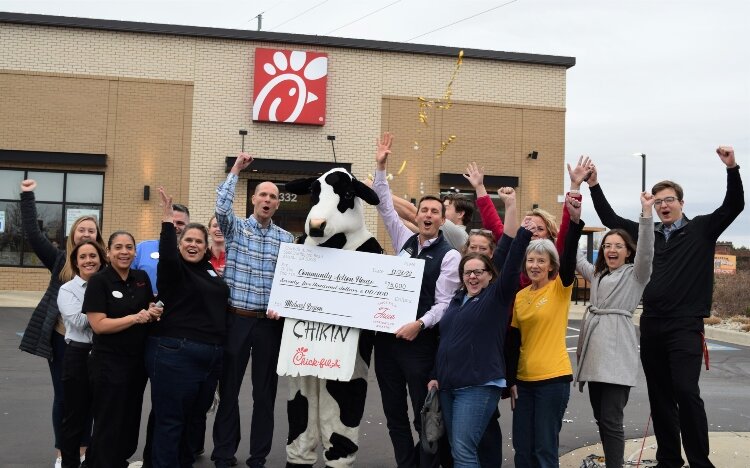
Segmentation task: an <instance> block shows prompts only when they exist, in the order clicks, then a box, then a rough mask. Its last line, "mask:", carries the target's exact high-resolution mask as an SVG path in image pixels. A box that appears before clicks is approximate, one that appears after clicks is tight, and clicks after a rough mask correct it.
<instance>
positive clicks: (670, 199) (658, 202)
mask: <svg viewBox="0 0 750 468" xmlns="http://www.w3.org/2000/svg"><path fill="white" fill-rule="evenodd" d="M675 201H677V197H667V198H664V199H659V198H657V199H656V200H654V206H661V204H662V203H666V204H667V205H671V204H672V203H674V202H675Z"/></svg>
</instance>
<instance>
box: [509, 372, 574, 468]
mask: <svg viewBox="0 0 750 468" xmlns="http://www.w3.org/2000/svg"><path fill="white" fill-rule="evenodd" d="M517 388H518V400H517V401H516V409H515V411H513V449H514V450H515V452H516V455H515V458H514V461H515V466H516V467H517V468H526V467H529V468H532V467H533V468H547V467H558V466H559V456H558V454H557V449H558V446H559V442H560V441H559V438H558V437H559V435H560V429H561V428H562V419H563V415H564V414H565V409H566V408H567V407H568V399H569V398H570V382H552V383H543V384H533V385H529V384H524V383H522V382H519V383H518V387H517Z"/></svg>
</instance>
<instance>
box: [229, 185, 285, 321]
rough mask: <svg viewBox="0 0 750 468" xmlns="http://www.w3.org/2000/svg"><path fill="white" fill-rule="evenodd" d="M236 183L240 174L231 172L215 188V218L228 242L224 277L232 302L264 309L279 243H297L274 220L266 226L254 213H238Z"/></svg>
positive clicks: (244, 306)
mask: <svg viewBox="0 0 750 468" xmlns="http://www.w3.org/2000/svg"><path fill="white" fill-rule="evenodd" d="M236 185H237V176H236V175H234V174H231V173H230V174H229V175H228V176H227V179H226V180H225V181H224V183H222V184H221V185H219V187H218V188H217V189H216V193H217V194H218V196H217V198H216V220H217V221H218V222H219V227H220V228H221V232H223V233H224V238H225V245H226V258H227V263H226V265H225V266H224V280H225V281H226V283H227V285H229V291H230V292H229V304H230V305H232V306H234V307H239V308H242V309H248V310H263V311H265V310H266V309H268V298H269V296H270V294H271V284H272V282H273V273H274V270H275V269H276V259H277V257H278V255H279V246H280V245H281V243H282V242H294V236H293V235H292V234H291V233H289V232H287V231H285V230H283V229H281V228H280V227H278V226H277V225H275V224H273V222H271V224H270V225H269V226H268V227H267V228H263V227H262V226H261V224H260V223H259V222H258V221H257V220H256V219H255V217H254V216H250V217H249V218H239V217H237V216H235V215H234V212H233V211H232V203H233V201H234V190H235V187H236Z"/></svg>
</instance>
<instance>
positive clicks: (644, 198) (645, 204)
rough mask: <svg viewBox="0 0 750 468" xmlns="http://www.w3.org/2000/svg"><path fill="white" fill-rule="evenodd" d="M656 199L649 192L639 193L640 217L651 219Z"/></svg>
mask: <svg viewBox="0 0 750 468" xmlns="http://www.w3.org/2000/svg"><path fill="white" fill-rule="evenodd" d="M655 201H656V198H655V197H654V196H653V195H652V194H651V192H641V216H643V217H644V218H650V217H651V211H652V209H653V208H654V202H655Z"/></svg>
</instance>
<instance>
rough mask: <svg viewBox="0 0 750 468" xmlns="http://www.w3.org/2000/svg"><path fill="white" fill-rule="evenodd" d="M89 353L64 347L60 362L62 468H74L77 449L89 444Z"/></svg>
mask: <svg viewBox="0 0 750 468" xmlns="http://www.w3.org/2000/svg"><path fill="white" fill-rule="evenodd" d="M89 349H90V348H81V347H75V346H74V345H68V346H67V349H66V350H65V357H64V358H63V375H62V384H63V389H64V396H65V398H64V400H63V419H62V428H61V430H60V433H61V438H60V452H61V454H62V466H63V468H78V465H80V464H81V462H80V448H81V447H88V446H89V443H90V442H91V423H92V416H91V400H92V391H91V383H90V382H89V365H88V360H89Z"/></svg>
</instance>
